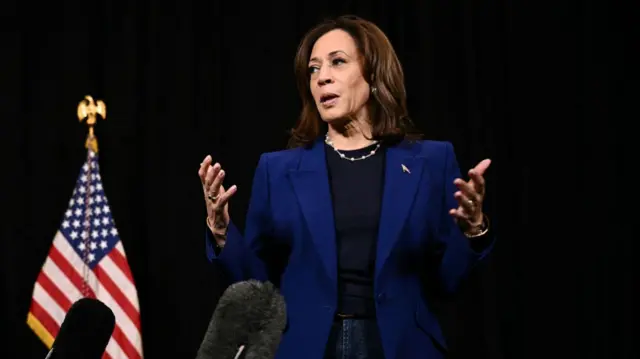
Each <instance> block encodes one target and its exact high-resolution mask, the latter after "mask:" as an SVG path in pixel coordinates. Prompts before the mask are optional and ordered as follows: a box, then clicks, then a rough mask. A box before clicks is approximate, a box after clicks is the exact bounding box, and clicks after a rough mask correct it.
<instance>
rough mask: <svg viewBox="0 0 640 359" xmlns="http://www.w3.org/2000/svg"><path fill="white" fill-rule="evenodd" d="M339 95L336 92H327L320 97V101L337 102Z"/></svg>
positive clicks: (325, 102)
mask: <svg viewBox="0 0 640 359" xmlns="http://www.w3.org/2000/svg"><path fill="white" fill-rule="evenodd" d="M338 97H340V96H338V95H336V94H334V93H327V94H324V95H322V96H321V97H320V103H321V104H323V105H325V104H327V105H328V104H332V103H335V101H336V100H337V99H338Z"/></svg>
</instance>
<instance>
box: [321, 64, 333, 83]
mask: <svg viewBox="0 0 640 359" xmlns="http://www.w3.org/2000/svg"><path fill="white" fill-rule="evenodd" d="M332 82H333V77H332V76H331V69H329V66H322V67H321V68H320V70H319V73H318V86H324V85H328V84H330V83H332Z"/></svg>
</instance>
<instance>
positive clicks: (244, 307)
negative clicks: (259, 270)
mask: <svg viewBox="0 0 640 359" xmlns="http://www.w3.org/2000/svg"><path fill="white" fill-rule="evenodd" d="M286 323H287V313H286V307H285V302H284V298H283V297H282V295H280V293H278V291H277V290H276V288H275V287H274V286H273V284H272V283H270V282H259V281H256V280H248V281H242V282H237V283H234V284H232V285H231V286H229V288H227V289H226V290H225V291H224V293H223V294H222V297H220V300H219V301H218V305H217V306H216V309H215V311H214V313H213V316H212V317H211V321H210V322H209V327H208V328H207V332H206V334H205V336H204V339H203V340H202V344H200V348H199V349H198V354H197V356H196V359H272V358H274V357H275V354H276V350H277V349H278V346H279V345H280V338H281V336H282V331H283V330H284V327H285V325H286Z"/></svg>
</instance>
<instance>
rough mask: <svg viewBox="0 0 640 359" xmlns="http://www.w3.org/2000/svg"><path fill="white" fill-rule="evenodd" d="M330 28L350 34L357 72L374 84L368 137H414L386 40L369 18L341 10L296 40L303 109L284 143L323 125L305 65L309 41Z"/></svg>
mask: <svg viewBox="0 0 640 359" xmlns="http://www.w3.org/2000/svg"><path fill="white" fill-rule="evenodd" d="M335 29H341V30H343V31H345V32H347V33H348V34H349V35H351V37H352V38H353V40H354V42H355V44H356V48H357V49H358V52H359V58H360V65H361V68H362V72H363V73H362V75H363V77H364V78H365V80H366V81H367V82H368V83H369V85H370V86H371V87H372V88H375V89H376V90H375V91H374V92H372V94H371V96H370V97H369V101H368V103H367V106H368V110H369V119H370V121H371V127H372V139H374V140H378V141H381V142H386V143H390V142H399V141H402V140H405V139H408V140H413V139H419V138H420V137H421V134H420V133H419V132H418V131H417V130H416V128H415V127H414V126H413V123H412V121H411V120H410V118H409V116H408V111H407V95H406V90H405V84H404V72H403V70H402V65H401V64H400V61H399V60H398V57H397V55H396V52H395V50H394V49H393V46H392V45H391V42H390V41H389V39H388V38H387V36H386V35H385V34H384V32H382V30H380V28H378V26H376V25H375V24H373V23H372V22H370V21H367V20H364V19H362V18H359V17H357V16H353V15H343V16H340V17H337V18H333V19H329V20H325V21H324V22H322V23H320V24H319V25H317V26H316V27H314V28H313V29H311V30H310V31H309V32H308V33H307V34H306V35H305V36H304V37H303V39H302V41H301V42H300V45H299V47H298V52H297V54H296V57H295V76H296V83H297V86H298V91H299V93H300V97H301V100H302V111H301V113H300V116H299V118H298V122H297V124H296V126H295V128H293V129H292V130H291V137H290V139H289V146H288V147H290V148H291V147H300V146H306V145H309V144H311V143H312V142H313V141H315V140H316V139H317V138H318V136H320V135H322V134H323V131H325V130H326V125H325V123H324V121H322V119H321V118H320V114H319V113H318V109H317V107H316V104H315V101H314V99H313V96H312V95H311V89H310V83H309V81H310V77H309V76H310V75H309V71H308V66H309V58H310V56H311V50H312V48H313V45H314V44H315V43H316V41H317V40H318V39H319V38H320V37H321V36H322V35H324V34H326V33H327V32H329V31H332V30H335Z"/></svg>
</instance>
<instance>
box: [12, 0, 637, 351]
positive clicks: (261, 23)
mask: <svg viewBox="0 0 640 359" xmlns="http://www.w3.org/2000/svg"><path fill="white" fill-rule="evenodd" d="M610 6H611V5H608V3H607V2H605V1H601V2H599V3H596V2H595V1H581V2H574V1H564V2H555V3H554V5H553V6H552V7H548V6H547V5H545V4H543V3H531V2H529V3H526V4H525V3H524V2H515V1H514V2H507V1H500V0H488V1H482V2H471V1H469V2H456V1H450V2H445V1H433V0H427V1H415V2H410V1H404V2H401V1H398V2H395V1H388V2H384V1H364V0H363V1H345V2H338V1H323V2H309V3H308V4H305V5H303V2H302V1H300V2H298V4H295V3H293V2H291V3H285V2H282V3H280V2H257V3H254V4H249V3H248V2H246V1H232V2H224V5H223V4H221V3H220V2H199V3H197V4H196V3H192V2H187V1H165V2H152V1H148V0H147V1H128V2H124V1H119V2H113V1H93V2H78V3H74V4H71V3H69V2H65V3H64V4H63V3H61V2H60V3H59V2H49V3H43V4H42V5H40V6H39V7H36V6H35V5H34V4H29V3H26V2H22V3H21V4H18V2H17V1H15V2H3V4H2V14H3V15H2V18H3V19H4V20H7V21H3V24H4V25H7V24H9V25H10V26H9V27H6V26H5V30H3V32H2V39H1V40H2V55H1V56H0V69H1V75H0V76H1V78H0V79H1V81H0V88H1V93H2V96H0V108H1V109H2V115H1V117H2V127H1V130H0V131H1V136H2V138H1V139H0V140H1V142H0V143H1V146H2V175H0V180H1V181H2V182H1V183H0V189H1V192H0V193H1V195H2V197H1V203H2V209H3V217H2V224H1V225H0V230H1V233H2V237H1V241H0V253H1V254H0V258H1V268H2V273H3V275H2V278H1V280H2V282H1V284H2V286H1V287H2V292H3V294H2V296H1V299H0V300H1V301H2V302H0V304H1V305H0V308H1V310H2V314H1V318H2V320H1V323H0V325H1V326H2V328H1V329H2V332H3V333H5V334H3V335H2V337H1V339H0V340H1V341H2V342H3V343H2V346H1V347H0V351H1V352H2V354H3V355H2V357H16V356H17V355H19V356H20V357H22V358H42V357H44V354H45V353H46V350H45V348H44V346H43V345H42V344H41V343H40V342H39V340H38V339H37V338H36V336H35V335H34V334H33V333H31V332H30V330H29V329H28V327H27V326H26V324H25V318H26V313H27V310H28V306H29V302H30V296H31V290H32V288H33V283H34V281H35V279H36V276H37V273H38V271H39V269H40V266H41V264H42V262H43V260H44V259H45V257H46V254H47V251H48V249H49V246H50V244H51V240H52V238H53V234H54V233H55V231H56V228H57V227H58V225H59V223H60V220H61V218H62V215H63V212H64V210H65V208H66V205H67V203H68V200H69V196H70V192H71V189H72V186H73V184H74V181H75V179H76V176H77V174H78V171H79V169H80V166H81V163H82V161H83V159H84V156H85V149H84V148H83V141H84V136H85V134H86V126H85V125H84V124H79V123H78V121H77V119H76V116H75V109H76V105H77V103H78V101H79V100H81V99H82V98H83V96H84V95H86V94H91V95H93V96H94V97H96V98H101V99H104V100H105V101H106V103H107V109H108V116H107V120H106V121H101V122H99V123H98V126H97V128H96V131H97V135H98V138H99V143H100V155H101V159H100V163H101V170H102V176H103V180H104V183H105V188H106V191H107V192H106V193H107V196H108V198H109V200H110V202H111V207H112V210H113V213H114V217H115V220H116V224H117V227H118V229H119V231H120V234H121V237H122V240H123V242H124V245H125V248H126V251H127V255H128V258H129V263H130V265H131V267H132V271H133V275H134V277H135V280H136V282H137V286H138V294H139V298H140V305H141V311H142V326H143V328H142V330H143V336H144V338H143V341H144V351H145V356H146V358H152V359H153V358H160V357H181V358H189V357H193V356H194V354H195V351H196V349H197V347H198V345H199V342H200V340H201V338H202V335H203V333H204V331H205V329H206V325H207V323H208V320H209V318H210V315H211V313H212V311H213V308H214V307H215V303H216V300H217V298H218V296H219V294H220V293H221V290H222V289H223V288H222V287H221V286H220V280H219V279H220V278H218V276H217V273H214V271H213V270H212V269H211V268H210V266H208V265H207V262H206V260H205V255H204V242H203V241H204V238H203V233H204V232H203V231H204V218H205V212H204V206H203V199H202V194H201V189H200V184H199V181H198V178H197V174H196V172H197V169H198V165H199V163H200V161H201V160H202V158H203V157H204V156H205V155H206V154H212V155H213V156H214V158H215V159H216V160H219V161H221V162H222V163H223V165H224V166H225V168H226V169H227V172H228V183H229V184H231V183H235V184H237V185H238V187H239V192H238V193H237V195H236V198H235V199H234V201H233V203H232V207H231V212H232V216H233V218H234V219H235V221H236V222H238V223H239V224H240V225H241V226H242V225H243V222H244V211H245V209H246V205H247V201H248V197H249V194H250V185H251V178H252V175H253V169H254V166H255V164H256V162H257V159H258V156H259V154H260V153H261V152H264V151H270V150H276V149H280V148H282V147H283V146H284V145H285V142H286V139H287V135H286V131H287V129H288V128H290V127H291V126H292V125H293V122H294V120H295V117H296V115H297V112H298V105H299V103H298V99H297V94H296V91H295V88H294V79H293V71H292V66H293V55H294V52H295V50H296V46H297V43H298V41H299V39H300V37H301V36H302V34H303V33H304V32H305V31H306V30H307V29H308V28H309V27H310V26H312V25H313V24H314V23H315V22H316V21H318V20H320V19H322V18H323V17H325V16H327V15H335V14H340V13H347V12H348V13H355V14H359V15H361V16H364V17H367V18H369V19H371V20H373V21H375V22H376V23H378V24H379V25H380V26H381V27H382V28H383V30H384V31H385V32H386V33H387V34H388V35H389V37H390V38H391V40H392V42H393V44H394V45H395V47H396V50H397V52H398V54H399V56H400V58H401V61H402V62H403V64H404V67H405V72H406V74H407V87H408V92H409V102H410V110H411V113H412V115H413V117H414V119H415V120H416V122H417V123H418V124H419V126H420V127H421V129H422V130H423V131H424V132H425V133H426V134H427V137H428V138H432V139H441V140H442V139H444V140H449V141H451V142H453V144H454V145H455V148H456V151H457V155H458V158H459V161H460V163H461V166H462V167H463V169H466V168H469V166H471V165H473V164H475V163H476V162H477V161H479V160H481V159H483V158H485V157H490V158H492V159H494V164H493V165H492V167H491V168H490V170H489V172H488V181H489V198H488V200H487V201H488V203H487V210H488V212H489V213H490V215H491V216H492V218H493V219H494V224H495V226H494V228H495V230H496V232H497V233H498V236H499V244H498V245H497V246H496V248H495V252H494V254H493V255H492V257H491V259H490V261H489V262H488V263H487V265H486V266H483V267H481V268H479V270H478V271H477V272H476V273H474V274H473V276H472V278H470V280H469V282H468V283H467V285H466V286H465V287H464V290H463V291H462V292H461V294H460V295H459V296H458V297H457V298H456V299H455V300H454V301H450V302H443V303H441V304H442V305H440V306H439V310H440V313H441V316H442V318H443V322H444V325H445V328H446V332H447V335H448V337H449V340H450V341H451V346H452V351H453V352H454V353H456V357H460V358H463V357H464V358H472V357H473V358H538V357H545V356H546V355H547V354H558V355H571V356H574V355H575V356H576V357H581V358H630V357H633V356H636V357H637V355H638V354H639V352H640V351H639V350H638V348H637V346H633V345H632V339H633V336H632V334H633V332H634V329H635V330H637V324H636V321H635V320H634V315H635V314H636V311H635V308H634V307H633V306H632V305H633V303H634V302H635V299H636V298H637V296H635V294H634V293H633V292H632V289H633V279H634V277H633V271H632V259H633V258H634V256H635V252H634V243H633V237H634V235H633V233H634V231H633V230H634V226H633V224H632V222H629V221H626V220H623V218H624V215H625V213H626V212H625V211H624V209H623V208H622V207H620V206H619V205H618V202H619V201H621V200H623V199H625V198H627V197H630V198H633V193H634V192H635V191H634V188H637V184H635V183H634V181H633V177H631V176H632V173H631V171H633V166H632V164H633V162H632V161H631V157H630V155H628V153H630V152H629V150H630V148H631V145H632V142H630V141H627V142H624V141H622V140H623V129H624V127H623V126H624V121H626V120H630V121H632V122H633V121H635V120H636V119H637V112H636V111H634V112H632V113H625V112H624V110H629V109H630V106H628V105H627V101H630V100H631V97H630V95H629V93H628V92H627V91H626V89H625V87H624V84H625V81H626V77H625V76H626V73H625V72H624V66H623V55H624V48H623V38H624V36H625V35H624V34H625V30H627V27H628V26H629V25H631V21H630V20H628V21H627V20H626V19H625V17H623V16H618V15H622V13H619V14H617V15H615V16H614V11H613V9H612V8H610ZM629 19H630V17H629ZM627 126H629V125H627ZM627 128H628V127H627ZM625 147H626V148H625ZM636 211H637V208H636ZM627 228H628V229H630V230H631V231H629V232H625V231H624V230H625V229H627Z"/></svg>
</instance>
